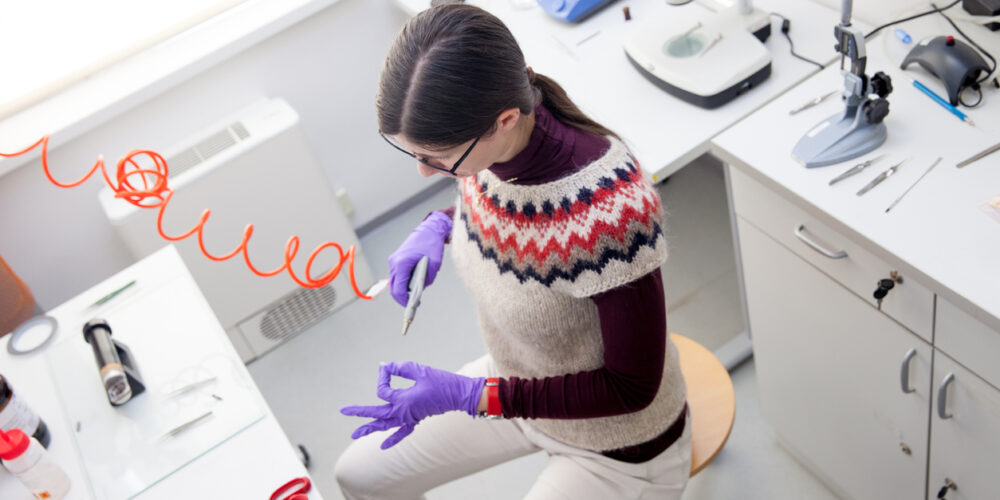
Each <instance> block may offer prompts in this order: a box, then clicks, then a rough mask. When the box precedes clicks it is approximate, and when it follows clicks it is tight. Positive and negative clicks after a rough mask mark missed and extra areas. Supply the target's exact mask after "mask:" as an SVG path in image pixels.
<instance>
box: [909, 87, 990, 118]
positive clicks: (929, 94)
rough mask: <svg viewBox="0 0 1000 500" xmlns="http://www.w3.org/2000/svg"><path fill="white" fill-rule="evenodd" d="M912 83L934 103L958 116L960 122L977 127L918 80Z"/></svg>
mask: <svg viewBox="0 0 1000 500" xmlns="http://www.w3.org/2000/svg"><path fill="white" fill-rule="evenodd" d="M912 81H913V86H914V87H916V88H917V89H919V90H920V91H921V92H923V93H924V95H926V96H927V97H930V98H931V99H933V100H934V102H936V103H938V104H940V105H941V107H942V108H944V109H947V110H948V111H950V112H951V114H953V115H955V116H957V117H958V119H959V120H962V121H963V122H965V123H968V124H969V125H972V126H975V125H976V124H975V123H973V122H972V119H971V118H969V117H968V116H966V114H965V113H963V112H961V111H959V110H958V108H956V107H955V106H954V105H952V104H950V103H949V102H948V101H946V100H944V98H942V97H941V96H939V95H937V94H936V93H934V91H933V90H931V89H929V88H927V86H926V85H924V84H922V83H920V82H919V81H917V80H912Z"/></svg>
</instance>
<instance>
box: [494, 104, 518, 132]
mask: <svg viewBox="0 0 1000 500" xmlns="http://www.w3.org/2000/svg"><path fill="white" fill-rule="evenodd" d="M520 119H521V110H520V109H517V108H510V109H505V110H503V111H502V112H501V113H500V116H498V117H497V130H502V131H504V132H507V131H510V130H513V129H514V126H516V125H517V122H518V120H520Z"/></svg>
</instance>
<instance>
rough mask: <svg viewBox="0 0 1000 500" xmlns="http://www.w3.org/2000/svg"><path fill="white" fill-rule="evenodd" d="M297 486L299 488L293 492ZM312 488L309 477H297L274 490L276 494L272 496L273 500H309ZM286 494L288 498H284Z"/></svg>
mask: <svg viewBox="0 0 1000 500" xmlns="http://www.w3.org/2000/svg"><path fill="white" fill-rule="evenodd" d="M296 486H298V487H299V488H298V489H297V490H292V488H295V487H296ZM311 488H312V482H310V481H309V478H308V477H305V476H303V477H297V478H295V479H292V480H291V481H289V482H287V483H285V484H283V485H281V487H280V488H278V489H276V490H274V493H272V494H271V500H306V499H307V498H308V497H307V496H306V495H307V494H308V493H309V490H310V489H311ZM285 493H288V496H287V497H283V496H282V495H284V494H285Z"/></svg>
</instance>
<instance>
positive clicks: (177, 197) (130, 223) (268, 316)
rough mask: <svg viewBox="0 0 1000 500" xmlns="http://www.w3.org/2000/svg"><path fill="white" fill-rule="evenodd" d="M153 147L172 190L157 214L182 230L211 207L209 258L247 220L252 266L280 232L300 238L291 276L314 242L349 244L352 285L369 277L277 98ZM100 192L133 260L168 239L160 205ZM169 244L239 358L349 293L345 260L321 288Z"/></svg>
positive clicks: (272, 259)
mask: <svg viewBox="0 0 1000 500" xmlns="http://www.w3.org/2000/svg"><path fill="white" fill-rule="evenodd" d="M159 152H160V153H161V154H162V155H163V156H164V158H166V160H167V166H168V168H169V177H168V185H169V187H170V188H171V189H173V190H174V195H173V198H172V199H171V200H170V203H169V205H168V206H167V208H166V211H165V212H164V221H163V228H164V232H165V233H166V234H168V235H170V236H177V235H180V234H183V233H185V232H187V231H189V230H190V229H191V228H192V227H194V226H195V225H196V224H197V223H198V220H199V218H200V216H201V213H202V211H204V210H205V209H206V208H207V209H210V210H211V212H212V213H211V216H210V217H209V219H208V222H207V223H206V225H205V230H204V236H205V247H206V248H207V249H208V251H209V253H211V254H213V255H216V256H221V255H225V254H228V253H229V252H231V251H233V249H235V248H236V247H237V246H238V245H239V243H240V241H241V240H242V237H243V228H244V227H245V226H246V225H247V224H248V223H252V224H253V225H254V232H253V236H252V237H251V238H250V244H249V246H248V250H249V255H250V261H251V262H252V263H253V264H254V266H255V267H256V268H257V269H258V270H261V271H270V270H273V269H275V268H277V267H278V266H280V265H281V264H282V263H283V262H284V253H285V244H286V242H287V240H288V238H289V237H290V236H292V235H298V236H299V238H300V239H301V242H300V243H301V244H300V246H299V252H298V255H297V257H296V258H295V260H294V262H293V266H292V268H293V269H294V270H295V273H296V275H297V276H299V277H304V276H305V263H306V260H307V259H308V257H309V254H311V253H312V251H313V249H315V248H316V246H317V245H319V244H321V243H323V242H326V241H334V242H337V243H339V244H340V245H341V246H342V247H343V249H344V251H346V250H347V248H348V247H350V246H351V245H355V246H356V247H357V251H356V254H355V261H354V272H355V276H356V278H357V283H358V287H359V289H360V290H362V291H365V290H366V289H367V288H368V287H369V286H371V284H372V283H373V281H374V280H373V278H372V273H371V269H370V268H369V267H368V263H367V262H366V260H365V258H364V255H363V254H362V252H361V248H360V245H359V243H358V238H357V235H356V234H355V233H354V230H353V229H352V228H351V225H350V222H349V221H348V220H347V217H346V215H345V214H344V212H343V209H342V208H341V206H340V204H339V203H338V202H337V199H336V198H335V197H334V194H333V191H332V190H331V188H330V185H329V182H328V181H327V179H326V178H325V177H324V175H323V172H322V171H321V169H320V167H319V165H318V164H317V162H316V160H315V159H314V158H313V156H312V154H311V153H310V151H309V148H308V146H307V144H306V141H305V139H304V137H303V134H302V131H301V129H300V127H299V117H298V114H297V113H296V112H295V111H294V110H293V109H292V108H291V107H290V106H289V105H288V104H287V103H286V102H285V101H283V100H281V99H270V100H265V101H261V102H257V103H255V104H253V105H250V106H248V107H247V108H245V109H243V110H241V111H240V112H238V113H236V114H234V115H233V116H229V117H227V118H225V119H223V120H220V121H219V122H218V123H217V124H216V125H215V126H212V127H209V128H207V129H206V130H204V131H202V132H201V133H199V134H197V135H195V136H194V137H192V138H191V139H190V140H187V141H183V142H182V143H180V144H178V145H177V146H176V147H174V148H170V149H167V150H163V151H159ZM98 197H99V199H100V202H101V206H102V207H103V209H104V212H105V214H107V216H108V219H109V220H110V221H111V223H112V225H113V226H114V227H115V228H116V230H117V232H118V234H119V235H120V236H121V238H122V240H123V241H124V242H125V245H126V246H127V247H128V249H129V250H130V251H131V253H132V255H133V256H134V257H135V258H136V259H140V258H142V257H145V256H146V255H149V254H151V253H153V252H154V251H156V250H158V249H159V248H161V247H163V246H164V245H167V244H169V242H168V241H166V240H164V239H163V238H161V237H160V236H159V234H158V233H157V230H156V216H157V212H158V209H142V208H138V207H135V206H133V205H132V204H130V203H128V202H126V201H124V200H119V199H115V198H114V197H113V193H112V191H111V190H110V189H108V188H105V189H104V190H102V191H101V193H100V194H99V196H98ZM174 244H175V245H176V247H177V250H178V251H179V253H180V254H181V256H182V257H183V259H184V263H185V264H186V265H187V267H188V269H189V270H190V271H191V274H192V275H193V276H194V279H195V280H196V281H197V282H198V286H199V287H200V288H201V291H202V293H203V294H204V295H205V297H206V299H208V302H209V304H210V305H211V306H212V309H213V311H214V312H215V315H216V317H218V319H219V322H220V323H221V324H222V326H223V327H225V329H226V332H227V333H228V334H229V337H230V339H231V340H232V342H233V344H234V345H235V346H236V349H237V351H239V353H240V356H241V357H242V358H243V360H244V362H247V361H250V360H252V359H254V358H256V357H258V356H260V355H262V354H264V353H265V352H266V351H268V350H270V349H272V348H274V347H275V346H277V345H278V344H280V343H281V342H283V341H285V340H286V339H288V338H289V337H291V336H293V335H295V334H297V333H299V332H301V331H302V330H304V329H305V328H307V327H309V326H311V325H313V324H315V323H316V322H317V321H319V320H320V319H322V318H323V317H325V316H326V315H328V314H330V313H331V312H333V311H335V310H337V309H339V308H340V307H342V306H344V305H345V304H347V303H349V302H351V301H352V300H353V299H355V298H356V296H355V294H354V292H353V290H352V288H351V283H350V277H349V266H348V264H346V263H345V264H344V267H343V268H342V270H341V272H340V274H339V275H338V276H337V278H336V279H334V280H333V281H332V282H331V283H330V284H329V285H327V286H325V287H323V288H319V289H306V288H301V287H299V286H298V285H297V284H296V283H295V282H294V281H293V280H292V279H291V277H289V276H288V273H287V271H285V272H282V273H281V274H279V275H277V276H273V277H269V278H264V277H260V276H257V275H255V274H253V273H252V272H251V271H250V270H249V269H248V268H247V266H246V264H245V263H244V261H243V256H242V255H236V256H234V257H233V258H231V259H229V260H226V261H223V262H216V261H211V260H209V259H208V258H206V257H205V256H204V255H203V254H202V253H201V250H200V249H199V248H198V241H197V235H196V234H194V235H191V236H189V237H188V238H187V239H185V240H183V241H179V242H176V243H174ZM338 261H339V255H338V254H337V251H336V249H335V248H328V249H326V250H324V251H323V252H322V253H321V254H320V256H319V257H318V258H317V259H316V262H315V263H314V264H313V273H312V274H313V277H318V276H320V275H321V274H322V273H323V272H325V271H326V270H328V269H330V268H331V267H333V266H334V265H335V264H336V263H337V262H338ZM140 285H141V283H140Z"/></svg>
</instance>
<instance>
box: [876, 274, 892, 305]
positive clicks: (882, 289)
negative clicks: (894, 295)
mask: <svg viewBox="0 0 1000 500" xmlns="http://www.w3.org/2000/svg"><path fill="white" fill-rule="evenodd" d="M894 286H896V282H895V281H892V280H891V279H889V278H885V279H881V280H879V282H878V288H876V289H875V293H873V294H872V295H873V296H874V297H875V300H882V299H883V298H885V296H886V295H888V294H889V290H892V287H894Z"/></svg>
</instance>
